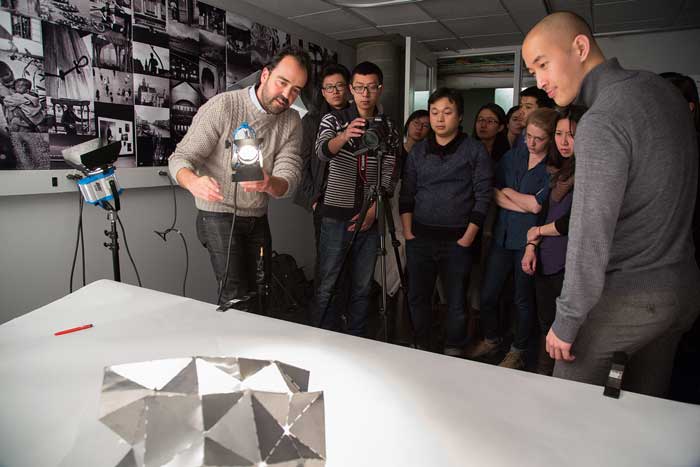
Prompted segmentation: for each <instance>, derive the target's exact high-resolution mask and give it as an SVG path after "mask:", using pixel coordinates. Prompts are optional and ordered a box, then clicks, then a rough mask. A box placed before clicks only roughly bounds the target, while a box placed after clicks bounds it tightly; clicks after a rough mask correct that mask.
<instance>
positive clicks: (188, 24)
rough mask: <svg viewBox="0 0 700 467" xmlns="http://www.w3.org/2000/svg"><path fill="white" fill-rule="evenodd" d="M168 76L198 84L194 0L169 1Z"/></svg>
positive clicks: (197, 22) (197, 17) (196, 29)
mask: <svg viewBox="0 0 700 467" xmlns="http://www.w3.org/2000/svg"><path fill="white" fill-rule="evenodd" d="M168 48H169V49H170V77H171V78H172V79H174V80H176V81H187V82H189V83H193V84H199V9H198V8H197V7H196V2H195V0H182V1H178V2H171V4H170V7H169V8H168Z"/></svg>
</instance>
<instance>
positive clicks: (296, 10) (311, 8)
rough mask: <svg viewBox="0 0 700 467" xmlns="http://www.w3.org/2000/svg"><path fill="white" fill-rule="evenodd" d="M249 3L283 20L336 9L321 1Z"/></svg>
mask: <svg viewBox="0 0 700 467" xmlns="http://www.w3.org/2000/svg"><path fill="white" fill-rule="evenodd" d="M250 3H252V4H253V5H255V6H257V7H259V8H262V9H263V10H267V11H271V12H274V13H275V14H276V15H278V16H282V17H285V18H289V17H293V16H299V15H307V14H309V13H318V12H321V11H328V10H333V9H336V8H338V7H336V6H333V5H331V4H329V3H326V2H324V1H322V0H294V1H293V2H290V1H289V0H254V1H250Z"/></svg>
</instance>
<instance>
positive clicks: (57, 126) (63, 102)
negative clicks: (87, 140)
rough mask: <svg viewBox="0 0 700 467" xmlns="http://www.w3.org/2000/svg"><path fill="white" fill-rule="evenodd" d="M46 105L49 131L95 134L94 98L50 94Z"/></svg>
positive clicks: (75, 134)
mask: <svg viewBox="0 0 700 467" xmlns="http://www.w3.org/2000/svg"><path fill="white" fill-rule="evenodd" d="M46 107H47V113H48V116H49V122H50V126H49V133H52V134H61V135H68V136H77V135H92V136H94V135H95V104H94V103H93V101H92V100H78V99H68V98H61V97H51V96H48V97H47V98H46ZM76 144H77V143H76Z"/></svg>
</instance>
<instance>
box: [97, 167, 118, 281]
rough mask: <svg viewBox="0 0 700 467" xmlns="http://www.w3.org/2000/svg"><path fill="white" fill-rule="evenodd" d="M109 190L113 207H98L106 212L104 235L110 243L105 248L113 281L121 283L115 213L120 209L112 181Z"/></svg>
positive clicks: (108, 205)
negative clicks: (108, 256)
mask: <svg viewBox="0 0 700 467" xmlns="http://www.w3.org/2000/svg"><path fill="white" fill-rule="evenodd" d="M109 189H110V190H111V191H112V197H113V198H114V206H112V205H111V204H110V203H109V202H108V201H101V202H100V207H102V209H104V210H105V211H107V220H108V221H109V225H110V229H109V230H105V231H104V232H105V235H106V236H107V238H109V239H110V242H105V243H104V246H105V248H107V249H109V250H110V251H111V252H112V270H113V271H114V280H115V281H117V282H121V281H122V276H121V271H120V267H119V235H118V234H117V212H118V211H119V209H121V203H120V201H119V190H118V189H117V185H116V183H114V180H110V181H109Z"/></svg>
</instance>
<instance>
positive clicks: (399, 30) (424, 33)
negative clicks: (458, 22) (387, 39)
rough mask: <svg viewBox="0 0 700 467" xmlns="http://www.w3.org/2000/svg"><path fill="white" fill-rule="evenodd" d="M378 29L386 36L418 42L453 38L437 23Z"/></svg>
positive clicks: (452, 35)
mask: <svg viewBox="0 0 700 467" xmlns="http://www.w3.org/2000/svg"><path fill="white" fill-rule="evenodd" d="M380 29H381V30H382V31H384V32H386V33H387V34H401V35H402V36H411V37H415V38H416V39H417V40H418V41H424V40H431V39H447V38H454V34H452V32H450V31H449V30H448V29H446V28H445V27H444V26H443V25H441V24H440V23H438V22H437V21H432V22H427V23H416V24H406V25H402V26H389V27H381V28H380Z"/></svg>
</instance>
